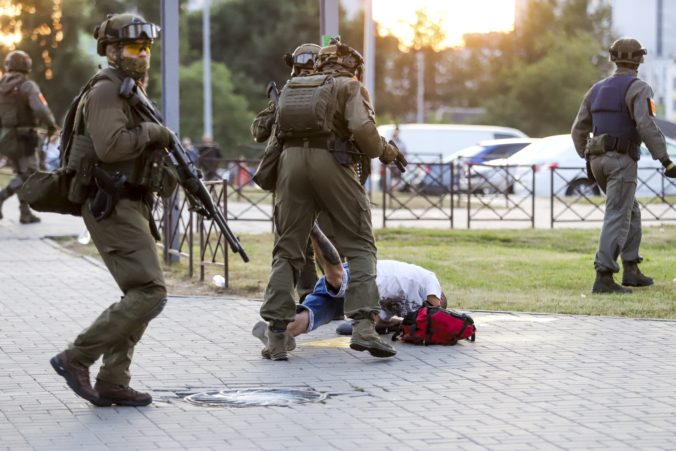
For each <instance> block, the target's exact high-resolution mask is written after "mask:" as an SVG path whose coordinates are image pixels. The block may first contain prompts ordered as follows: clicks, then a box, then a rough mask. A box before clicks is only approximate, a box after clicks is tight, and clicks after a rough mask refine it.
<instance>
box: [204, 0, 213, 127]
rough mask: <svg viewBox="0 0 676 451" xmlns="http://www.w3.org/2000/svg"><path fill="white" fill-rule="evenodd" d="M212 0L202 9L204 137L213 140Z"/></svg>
mask: <svg viewBox="0 0 676 451" xmlns="http://www.w3.org/2000/svg"><path fill="white" fill-rule="evenodd" d="M210 12H211V0H204V6H203V9H202V55H203V62H204V69H203V72H204V73H203V79H202V84H203V85H204V135H209V136H211V137H212V138H213V136H214V126H213V112H212V100H211V98H212V94H211V20H210Z"/></svg>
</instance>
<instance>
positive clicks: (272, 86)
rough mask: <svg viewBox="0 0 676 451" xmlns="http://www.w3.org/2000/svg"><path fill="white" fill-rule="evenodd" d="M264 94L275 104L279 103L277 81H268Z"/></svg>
mask: <svg viewBox="0 0 676 451" xmlns="http://www.w3.org/2000/svg"><path fill="white" fill-rule="evenodd" d="M265 95H266V96H268V99H270V100H272V101H273V102H274V104H275V106H277V104H278V103H279V89H277V83H275V82H274V81H271V82H270V83H268V85H267V86H266V87H265Z"/></svg>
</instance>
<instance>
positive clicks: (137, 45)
mask: <svg viewBox="0 0 676 451" xmlns="http://www.w3.org/2000/svg"><path fill="white" fill-rule="evenodd" d="M124 48H125V49H126V50H127V51H128V52H129V53H131V54H132V55H140V54H141V52H142V51H144V50H145V52H146V53H148V54H150V50H151V48H152V44H150V43H147V42H132V43H130V44H125V45H124Z"/></svg>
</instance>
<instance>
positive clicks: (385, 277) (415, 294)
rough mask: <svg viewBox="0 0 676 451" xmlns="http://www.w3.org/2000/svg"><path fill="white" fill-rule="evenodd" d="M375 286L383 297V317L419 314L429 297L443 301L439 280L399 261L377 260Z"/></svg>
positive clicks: (381, 314) (415, 266) (431, 273)
mask: <svg viewBox="0 0 676 451" xmlns="http://www.w3.org/2000/svg"><path fill="white" fill-rule="evenodd" d="M376 284H377V285H378V292H379V293H380V307H381V308H382V310H381V312H380V317H381V318H382V319H384V320H387V319H390V318H391V317H392V316H401V317H404V316H406V314H408V313H409V312H413V311H416V310H418V309H419V308H420V307H421V306H422V303H423V301H425V300H426V299H427V296H429V295H434V296H436V297H438V298H440V299H441V285H440V284H439V280H438V279H437V276H436V275H435V274H434V273H433V272H432V271H428V270H427V269H425V268H421V267H420V266H417V265H412V264H410V263H404V262H400V261H396V260H378V264H377V277H376Z"/></svg>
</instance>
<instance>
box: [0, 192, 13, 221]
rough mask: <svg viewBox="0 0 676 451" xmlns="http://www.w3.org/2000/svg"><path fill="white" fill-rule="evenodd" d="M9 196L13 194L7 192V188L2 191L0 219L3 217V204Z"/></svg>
mask: <svg viewBox="0 0 676 451" xmlns="http://www.w3.org/2000/svg"><path fill="white" fill-rule="evenodd" d="M9 196H11V194H10V193H8V192H7V188H5V189H3V190H1V191H0V219H2V204H3V203H4V202H5V201H6V200H7V199H8V198H9Z"/></svg>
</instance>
